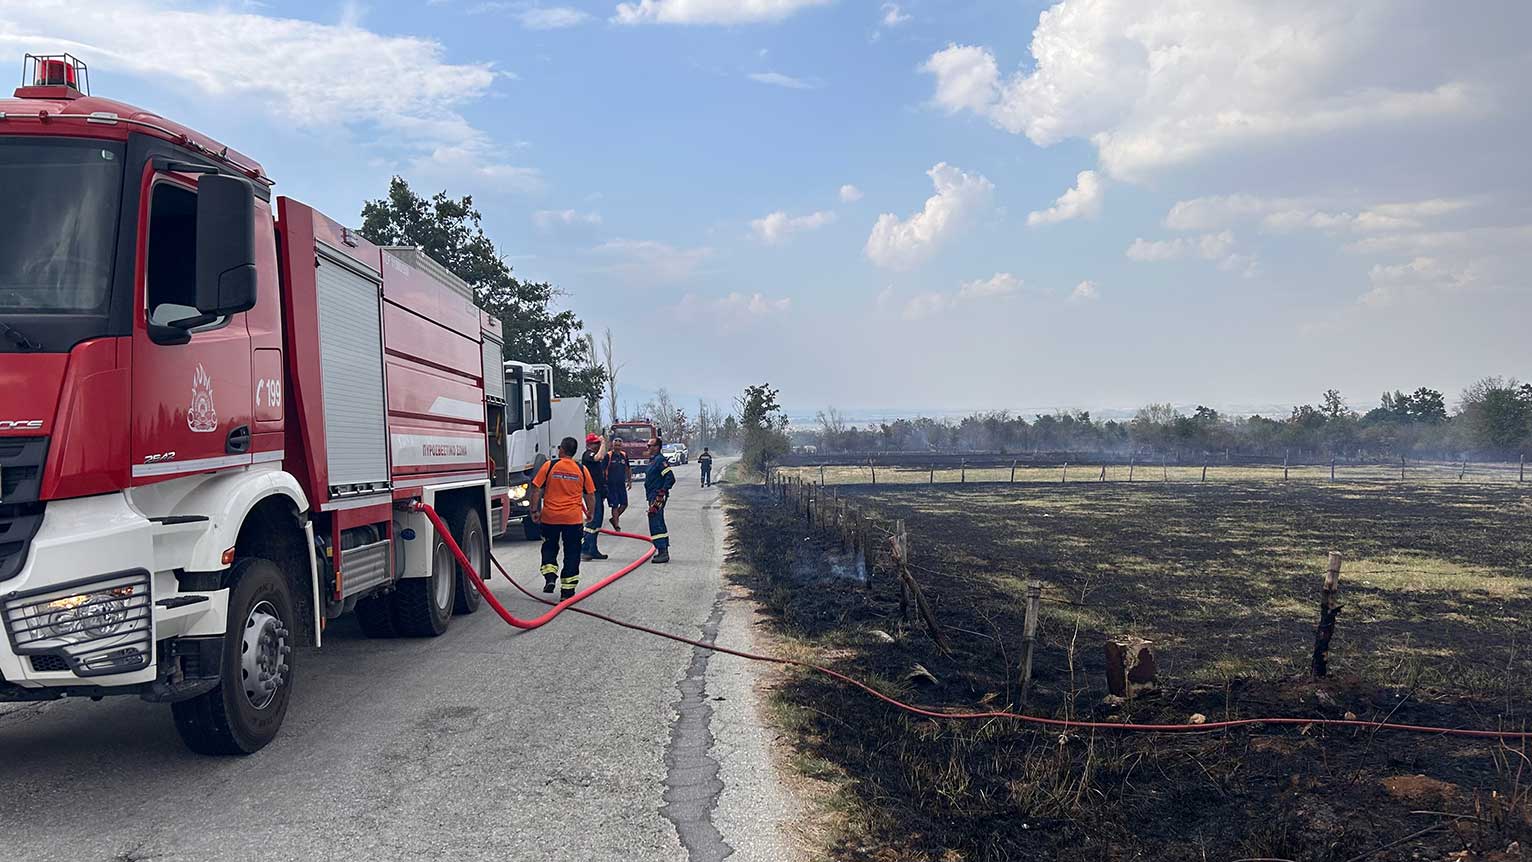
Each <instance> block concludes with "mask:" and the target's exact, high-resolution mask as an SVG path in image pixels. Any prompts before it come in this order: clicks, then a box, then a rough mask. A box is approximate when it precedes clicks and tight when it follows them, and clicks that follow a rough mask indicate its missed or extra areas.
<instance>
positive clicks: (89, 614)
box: [5, 569, 154, 676]
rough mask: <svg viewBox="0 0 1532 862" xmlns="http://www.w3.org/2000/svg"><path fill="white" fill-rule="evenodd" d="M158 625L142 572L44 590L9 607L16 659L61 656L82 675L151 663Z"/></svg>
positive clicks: (146, 577) (9, 629)
mask: <svg viewBox="0 0 1532 862" xmlns="http://www.w3.org/2000/svg"><path fill="white" fill-rule="evenodd" d="M153 625H154V621H153V609H152V607H151V605H150V595H149V573H148V572H146V571H144V570H143V569H138V570H136V571H132V572H124V573H120V574H117V575H111V576H108V577H105V578H102V579H99V580H96V581H89V582H85V583H76V584H72V585H69V586H65V587H45V588H43V589H42V590H34V591H31V592H29V593H22V594H20V595H18V596H15V597H13V598H11V599H9V600H8V601H6V603H5V628H6V633H7V634H8V635H10V638H11V645H12V646H13V647H14V648H15V650H16V652H17V654H19V655H57V656H60V657H62V658H63V659H65V660H66V661H67V662H68V663H69V665H70V668H71V669H72V670H74V672H75V673H77V674H79V675H81V676H91V675H95V674H102V673H121V672H122V671H125V670H135V669H137V668H140V667H143V666H144V665H146V664H148V662H149V655H150V652H151V646H152V638H153Z"/></svg>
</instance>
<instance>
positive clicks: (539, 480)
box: [530, 437, 596, 599]
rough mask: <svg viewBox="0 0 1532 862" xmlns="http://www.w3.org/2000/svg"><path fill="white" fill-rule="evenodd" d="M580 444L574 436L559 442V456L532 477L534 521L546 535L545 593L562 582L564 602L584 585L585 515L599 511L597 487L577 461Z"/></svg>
mask: <svg viewBox="0 0 1532 862" xmlns="http://www.w3.org/2000/svg"><path fill="white" fill-rule="evenodd" d="M579 450H580V444H579V442H578V441H576V440H575V438H573V437H565V438H564V439H563V440H562V441H560V442H559V457H558V458H557V459H556V460H552V461H545V462H543V466H542V468H541V469H539V470H538V471H537V475H536V476H534V477H532V494H531V499H530V502H531V504H532V505H531V509H532V515H531V517H532V520H533V521H534V522H536V523H537V524H538V525H539V526H540V527H541V528H542V532H543V566H542V569H541V571H542V574H543V592H545V593H551V592H553V584H554V582H555V581H559V586H560V587H561V588H562V589H561V590H560V592H559V598H560V599H567V598H569V597H570V596H573V595H574V594H575V590H576V589H578V588H579V586H580V534H581V531H582V530H583V528H584V526H585V521H586V517H585V513H586V512H594V511H595V508H596V499H595V498H596V485H595V483H594V482H592V481H591V478H590V473H589V472H587V471H586V469H585V468H584V467H582V466H580V462H578V461H576V460H575V459H574V457H575V453H576V452H578V451H579ZM560 544H562V545H563V546H564V568H563V578H562V579H560V578H559V545H560Z"/></svg>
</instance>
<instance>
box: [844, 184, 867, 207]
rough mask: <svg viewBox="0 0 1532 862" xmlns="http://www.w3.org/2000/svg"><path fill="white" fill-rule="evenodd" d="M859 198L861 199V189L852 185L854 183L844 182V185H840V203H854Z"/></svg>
mask: <svg viewBox="0 0 1532 862" xmlns="http://www.w3.org/2000/svg"><path fill="white" fill-rule="evenodd" d="M861 199H862V190H861V189H859V188H857V187H856V186H854V185H852V184H850V183H846V184H845V185H843V186H841V187H840V202H841V203H843V204H854V203H856V202H857V201H859V200H861Z"/></svg>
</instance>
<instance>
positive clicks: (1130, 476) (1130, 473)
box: [1128, 453, 1138, 482]
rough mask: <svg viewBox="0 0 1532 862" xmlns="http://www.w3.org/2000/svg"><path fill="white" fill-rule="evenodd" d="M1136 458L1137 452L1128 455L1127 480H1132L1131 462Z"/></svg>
mask: <svg viewBox="0 0 1532 862" xmlns="http://www.w3.org/2000/svg"><path fill="white" fill-rule="evenodd" d="M1137 460H1138V455H1137V453H1135V454H1132V455H1129V456H1128V481H1129V482H1131V481H1133V462H1134V461H1137Z"/></svg>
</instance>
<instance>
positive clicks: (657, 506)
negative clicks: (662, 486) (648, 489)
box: [649, 491, 667, 515]
mask: <svg viewBox="0 0 1532 862" xmlns="http://www.w3.org/2000/svg"><path fill="white" fill-rule="evenodd" d="M666 495H667V492H665V491H661V492H659V493H658V494H655V495H654V499H653V500H650V501H649V514H651V515H653V514H654V513H655V512H658V511H659V510H661V509H663V508H665V497H666Z"/></svg>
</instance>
